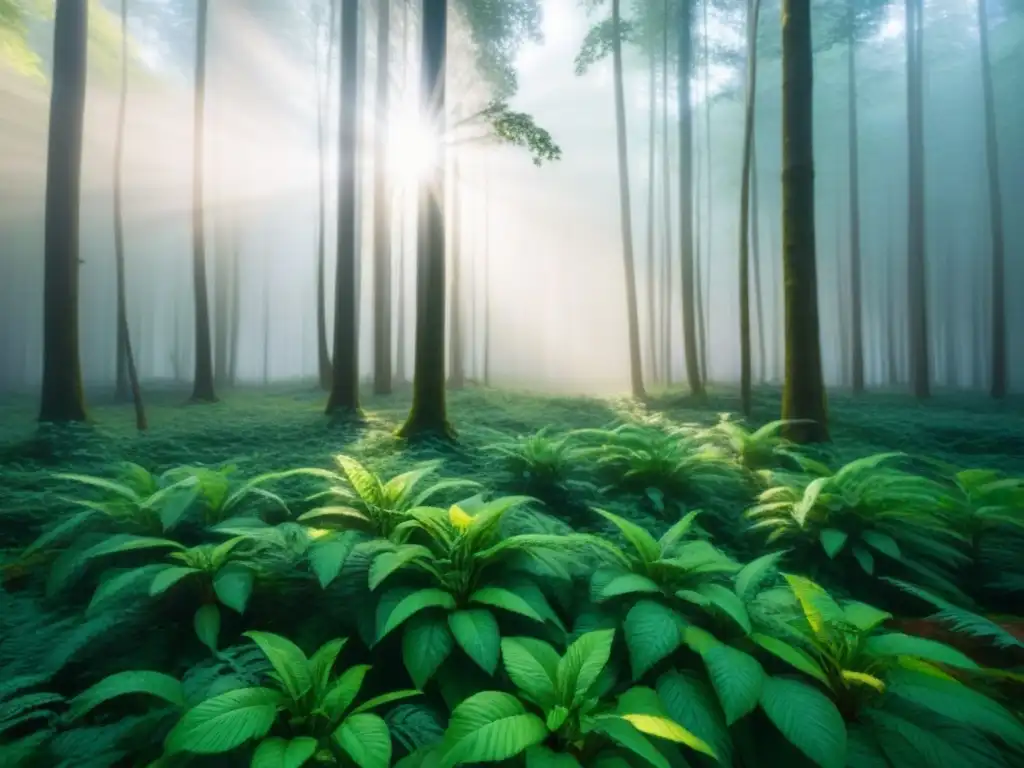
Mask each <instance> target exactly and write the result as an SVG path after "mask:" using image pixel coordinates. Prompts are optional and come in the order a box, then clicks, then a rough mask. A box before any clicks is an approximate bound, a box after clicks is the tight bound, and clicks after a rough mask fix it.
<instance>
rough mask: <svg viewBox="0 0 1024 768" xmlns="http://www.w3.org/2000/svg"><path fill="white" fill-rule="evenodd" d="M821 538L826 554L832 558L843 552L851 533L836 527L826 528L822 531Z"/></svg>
mask: <svg viewBox="0 0 1024 768" xmlns="http://www.w3.org/2000/svg"><path fill="white" fill-rule="evenodd" d="M820 538H821V548H822V549H824V550H825V554H826V555H828V556H829V557H830V558H834V557H835V556H836V555H838V554H839V553H840V552H842V550H843V547H845V546H846V541H847V539H849V538H850V534H848V533H847V532H846V531H840V530H838V529H836V528H824V529H822V531H821V537H820Z"/></svg>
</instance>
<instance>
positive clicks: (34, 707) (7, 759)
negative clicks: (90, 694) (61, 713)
mask: <svg viewBox="0 0 1024 768" xmlns="http://www.w3.org/2000/svg"><path fill="white" fill-rule="evenodd" d="M46 679H47V675H38V674H36V675H31V674H29V675H19V676H17V677H11V678H6V679H4V680H2V681H0V765H3V766H9V768H18V767H19V766H21V765H26V764H28V763H29V761H30V760H31V759H32V758H34V757H35V756H36V755H37V754H38V752H39V750H40V749H41V747H42V746H43V745H44V744H45V743H46V741H47V740H48V739H49V738H50V737H51V736H52V735H53V733H55V730H56V728H55V726H56V721H57V718H58V713H57V712H56V711H55V710H54V705H56V704H62V703H63V702H64V697H63V696H61V695H60V694H58V693H51V692H47V691H38V690H34V689H36V688H37V687H38V686H40V685H41V684H43V683H45V682H46Z"/></svg>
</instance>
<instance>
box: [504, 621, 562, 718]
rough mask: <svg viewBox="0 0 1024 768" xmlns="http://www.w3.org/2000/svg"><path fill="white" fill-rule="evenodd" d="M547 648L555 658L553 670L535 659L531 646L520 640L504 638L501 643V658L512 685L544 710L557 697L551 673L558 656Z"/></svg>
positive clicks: (548, 707) (549, 706)
mask: <svg viewBox="0 0 1024 768" xmlns="http://www.w3.org/2000/svg"><path fill="white" fill-rule="evenodd" d="M539 642H540V641H534V643H539ZM548 648H549V649H550V650H551V653H552V654H554V656H555V658H556V666H555V668H554V669H552V668H551V667H549V666H546V665H545V664H544V663H543V662H542V661H541V660H540V659H539V658H537V656H535V655H534V654H533V653H532V652H531V651H532V650H533V649H532V647H531V644H528V643H524V642H522V639H520V638H516V637H506V638H504V639H503V640H502V641H501V658H502V661H503V663H504V665H505V671H506V672H507V673H508V677H509V679H510V680H511V681H512V684H513V685H515V686H516V687H517V688H519V689H520V690H521V691H523V693H525V694H526V695H527V696H528V697H529V698H530V700H531V701H533V702H534V703H535V704H537V705H538V706H539V707H541V709H544V710H547V709H550V708H551V706H552V705H553V704H554V703H555V701H556V697H557V692H556V690H555V680H554V677H553V675H552V673H553V672H555V671H556V670H557V658H558V655H557V653H556V651H555V650H554V649H553V648H551V647H550V646H548ZM549 658H550V657H549Z"/></svg>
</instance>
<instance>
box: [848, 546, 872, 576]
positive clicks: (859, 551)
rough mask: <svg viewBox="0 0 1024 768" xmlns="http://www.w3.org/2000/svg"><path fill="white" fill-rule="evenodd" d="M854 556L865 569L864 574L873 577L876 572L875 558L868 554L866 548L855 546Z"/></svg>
mask: <svg viewBox="0 0 1024 768" xmlns="http://www.w3.org/2000/svg"><path fill="white" fill-rule="evenodd" d="M853 556H854V558H856V560H857V562H858V563H859V564H860V567H861V568H863V569H864V573H866V574H868V575H869V576H870V575H873V574H874V572H875V557H874V555H872V554H871V553H870V552H868V551H867V550H866V549H864V547H859V546H856V545H854V547H853Z"/></svg>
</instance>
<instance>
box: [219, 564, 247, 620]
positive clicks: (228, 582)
mask: <svg viewBox="0 0 1024 768" xmlns="http://www.w3.org/2000/svg"><path fill="white" fill-rule="evenodd" d="M254 580H255V575H254V574H253V572H252V569H250V568H247V567H246V566H244V565H241V564H240V563H228V564H227V565H225V566H224V567H223V568H221V569H220V570H219V571H217V573H216V574H215V575H214V577H213V591H214V592H216V593H217V599H218V600H220V601H221V603H223V604H224V605H226V606H227V607H228V608H230V609H232V610H233V611H237V612H238V613H245V607H246V606H247V605H248V604H249V596H250V595H251V594H252V585H253V582H254Z"/></svg>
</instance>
